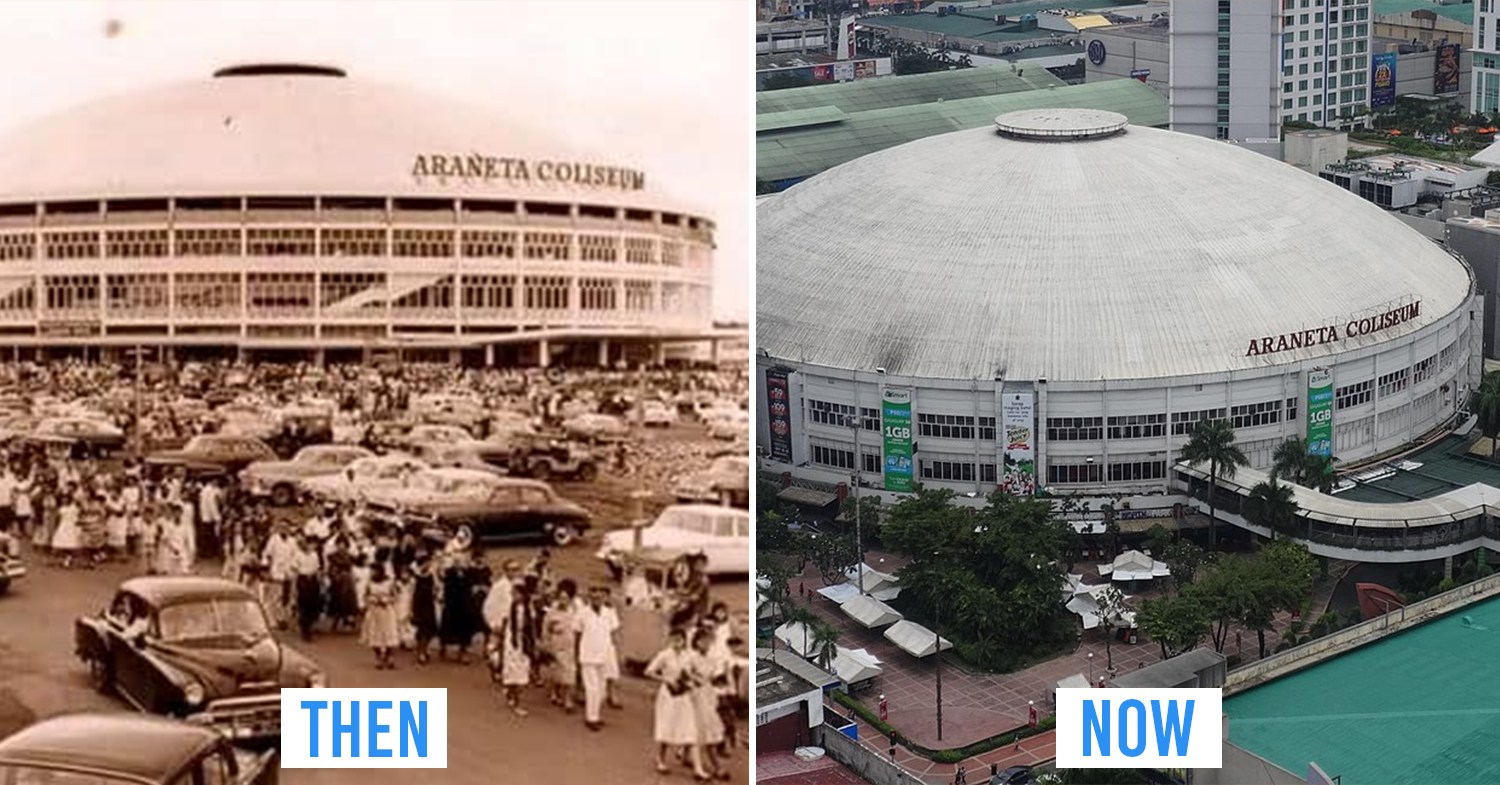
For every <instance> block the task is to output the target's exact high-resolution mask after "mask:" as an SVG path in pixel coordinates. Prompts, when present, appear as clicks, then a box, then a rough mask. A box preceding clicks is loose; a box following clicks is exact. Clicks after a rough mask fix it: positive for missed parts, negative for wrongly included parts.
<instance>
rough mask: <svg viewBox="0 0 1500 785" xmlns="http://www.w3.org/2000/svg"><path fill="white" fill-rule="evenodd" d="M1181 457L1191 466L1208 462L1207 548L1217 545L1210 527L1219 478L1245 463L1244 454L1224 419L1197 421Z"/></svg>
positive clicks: (1230, 474)
mask: <svg viewBox="0 0 1500 785" xmlns="http://www.w3.org/2000/svg"><path fill="white" fill-rule="evenodd" d="M1182 459H1183V460H1185V461H1187V462H1188V464H1190V465H1192V466H1197V465H1198V464H1200V463H1207V464H1208V549H1209V550H1213V549H1214V548H1215V546H1216V545H1217V540H1216V538H1215V528H1214V513H1215V512H1216V511H1217V505H1216V504H1215V498H1216V494H1217V491H1218V487H1219V477H1220V476H1223V477H1224V478H1225V479H1234V475H1235V474H1236V473H1237V472H1238V469H1239V467H1241V466H1247V465H1249V463H1250V461H1248V460H1247V459H1246V458H1245V453H1244V452H1242V451H1241V450H1240V448H1239V447H1236V446H1235V444H1234V426H1232V425H1230V423H1229V421H1228V420H1199V421H1198V424H1197V426H1195V427H1194V428H1193V435H1192V436H1191V437H1189V438H1188V441H1187V444H1184V445H1183V446H1182Z"/></svg>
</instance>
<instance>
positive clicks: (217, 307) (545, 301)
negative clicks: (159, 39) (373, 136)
mask: <svg viewBox="0 0 1500 785" xmlns="http://www.w3.org/2000/svg"><path fill="white" fill-rule="evenodd" d="M397 278H398V280H393V281H391V286H390V288H391V289H395V290H397V291H400V292H401V294H400V295H399V296H397V297H396V298H395V299H394V300H392V302H391V306H392V307H394V308H400V309H450V308H452V307H453V302H454V296H455V288H456V291H457V296H458V297H459V298H460V301H461V302H462V303H463V307H464V308H465V309H466V310H472V311H479V310H511V309H514V308H515V307H517V302H518V301H519V302H522V303H524V305H525V307H526V308H528V309H531V310H566V309H568V308H569V307H570V303H572V302H574V298H573V294H572V292H573V291H574V286H575V282H574V281H572V280H571V279H569V278H567V277H565V276H545V275H544V276H514V275H465V276H462V277H461V279H460V280H459V281H458V282H457V283H458V286H457V287H455V281H454V277H453V276H444V277H442V278H439V279H437V280H435V281H432V282H430V283H429V282H424V283H423V284H422V285H420V286H417V287H416V288H415V289H413V290H411V291H405V288H406V287H404V286H402V285H401V281H400V280H399V278H400V277H399V276H398V277H397ZM387 286H388V284H387V276H386V275H384V274H381V273H323V274H322V280H321V286H320V285H319V280H318V276H317V275H316V274H314V273H302V272H276V273H247V274H246V275H245V276H244V279H243V280H241V276H240V275H239V274H238V273H178V274H176V277H175V280H173V281H169V276H168V274H166V273H131V274H118V275H107V276H104V278H103V281H102V284H101V279H100V277H99V276H97V275H54V276H47V277H46V278H44V279H43V281H42V286H41V292H42V298H41V302H42V305H43V307H44V308H45V309H47V310H97V309H98V308H99V306H100V297H101V292H102V293H103V295H104V296H105V298H106V301H107V305H108V309H109V310H110V311H120V312H123V311H140V310H160V311H164V310H166V308H167V303H168V300H169V299H170V297H171V296H172V295H173V294H175V296H176V299H177V308H178V310H179V311H180V312H181V313H182V314H184V315H192V314H194V313H202V312H208V311H234V310H237V309H238V308H239V306H240V303H241V301H242V300H243V301H244V302H245V303H246V304H247V305H248V306H249V307H250V308H252V309H264V308H271V309H308V310H310V309H311V308H312V307H313V302H314V300H316V301H317V303H318V305H319V306H320V307H321V308H322V309H323V311H324V313H325V314H326V315H330V316H344V315H351V314H357V313H369V312H370V311H371V310H380V309H383V308H384V307H385V305H386V298H387V291H386V290H387ZM101 287H102V288H101ZM576 290H577V293H578V294H577V299H576V302H577V306H578V308H579V309H581V310H584V311H613V310H618V309H620V308H621V306H622V305H623V308H624V310H627V311H635V312H646V311H651V310H653V309H654V308H655V303H656V302H657V295H658V290H657V287H656V286H655V284H653V282H651V281H641V280H624V281H616V280H613V279H608V278H580V279H578V280H577V281H576ZM367 293H373V294H375V295H376V296H373V297H371V296H366V295H367ZM659 294H660V303H661V304H660V309H661V310H662V311H666V312H671V313H678V312H681V311H682V310H683V309H684V307H686V306H688V305H689V302H688V300H689V299H690V298H693V299H695V300H698V299H701V300H703V302H702V303H696V305H705V306H706V302H707V301H706V292H705V291H702V290H701V287H700V288H698V290H695V291H693V292H688V291H687V290H686V288H685V287H683V286H682V285H681V284H676V283H672V282H667V283H664V284H662V285H661V287H660V292H659ZM35 302H36V300H35V297H34V287H33V286H22V287H20V288H16V289H13V290H11V291H10V292H9V293H8V294H6V296H5V297H4V298H3V300H0V310H3V311H18V310H30V309H31V308H33V307H34V306H35Z"/></svg>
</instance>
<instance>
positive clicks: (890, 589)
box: [844, 564, 901, 602]
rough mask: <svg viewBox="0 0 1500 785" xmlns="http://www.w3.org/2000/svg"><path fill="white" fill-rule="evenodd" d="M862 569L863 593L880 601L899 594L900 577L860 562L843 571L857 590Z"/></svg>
mask: <svg viewBox="0 0 1500 785" xmlns="http://www.w3.org/2000/svg"><path fill="white" fill-rule="evenodd" d="M861 570H863V571H864V574H865V585H864V590H865V594H868V595H870V596H871V597H874V598H875V599H877V600H880V601H881V602H890V601H891V600H894V599H896V598H897V597H898V596H900V595H901V585H900V579H898V578H897V577H896V576H894V575H891V574H890V573H885V572H880V571H879V570H877V569H875V568H874V567H871V566H870V565H868V564H860V565H859V566H858V567H850V568H849V570H848V571H847V572H845V573H844V577H846V578H848V579H849V584H850V585H851V586H853V587H854V590H855V591H856V592H858V591H859V573H860V571H861Z"/></svg>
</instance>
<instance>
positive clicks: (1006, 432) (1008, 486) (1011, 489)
mask: <svg viewBox="0 0 1500 785" xmlns="http://www.w3.org/2000/svg"><path fill="white" fill-rule="evenodd" d="M1000 425H1001V431H1000V438H1002V439H1004V440H1005V458H1004V466H1003V471H1001V473H1000V490H1002V491H1004V492H1006V493H1009V494H1013V495H1015V496H1034V495H1036V405H1035V403H1034V399H1033V397H1032V395H1031V393H1006V394H1005V395H1004V397H1003V398H1002V400H1001V410H1000Z"/></svg>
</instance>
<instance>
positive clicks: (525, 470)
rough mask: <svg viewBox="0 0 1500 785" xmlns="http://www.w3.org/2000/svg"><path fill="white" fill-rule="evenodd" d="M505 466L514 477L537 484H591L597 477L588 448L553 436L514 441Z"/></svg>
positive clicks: (597, 473)
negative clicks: (542, 482)
mask: <svg viewBox="0 0 1500 785" xmlns="http://www.w3.org/2000/svg"><path fill="white" fill-rule="evenodd" d="M505 466H506V468H507V469H508V470H509V472H510V474H511V475H512V476H514V477H535V478H536V479H538V480H550V479H565V480H577V481H579V482H593V481H594V478H595V477H597V476H599V461H598V459H597V458H595V457H594V454H593V453H591V452H589V450H588V448H586V447H584V446H583V445H581V444H578V443H576V442H570V441H568V440H566V439H559V438H556V437H554V436H544V435H535V436H532V437H528V438H525V439H517V440H516V443H515V445H514V447H513V448H512V450H511V452H510V454H509V455H508V456H507V457H506V459H505Z"/></svg>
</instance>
